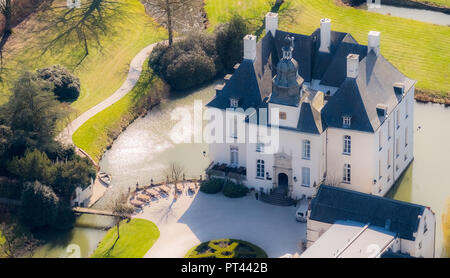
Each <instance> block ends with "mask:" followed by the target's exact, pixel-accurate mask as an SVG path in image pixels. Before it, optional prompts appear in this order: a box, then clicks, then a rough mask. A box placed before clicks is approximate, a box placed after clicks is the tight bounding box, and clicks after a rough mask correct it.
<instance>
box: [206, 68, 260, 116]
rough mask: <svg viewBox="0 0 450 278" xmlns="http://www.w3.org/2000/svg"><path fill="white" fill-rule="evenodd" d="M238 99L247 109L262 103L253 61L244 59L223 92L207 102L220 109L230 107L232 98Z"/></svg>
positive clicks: (240, 105)
mask: <svg viewBox="0 0 450 278" xmlns="http://www.w3.org/2000/svg"><path fill="white" fill-rule="evenodd" d="M232 98H234V99H238V100H239V107H240V108H242V109H244V110H246V109H247V108H249V107H258V106H259V105H260V104H261V92H260V90H259V85H258V80H257V78H256V73H255V68H254V66H253V61H251V60H244V61H242V63H241V64H240V66H239V68H238V69H236V71H235V73H234V74H233V76H232V77H231V79H230V80H229V81H227V82H226V85H225V87H224V88H223V90H222V91H221V92H218V93H217V95H216V97H215V98H214V99H213V100H212V101H211V102H209V103H208V104H207V106H209V107H215V108H220V109H226V108H230V99H232Z"/></svg>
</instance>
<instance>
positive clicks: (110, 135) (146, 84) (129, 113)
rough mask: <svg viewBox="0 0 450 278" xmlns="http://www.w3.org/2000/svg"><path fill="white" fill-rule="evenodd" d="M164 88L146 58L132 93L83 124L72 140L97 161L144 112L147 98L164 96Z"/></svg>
mask: <svg viewBox="0 0 450 278" xmlns="http://www.w3.org/2000/svg"><path fill="white" fill-rule="evenodd" d="M167 91H168V89H167V86H166V85H165V83H164V82H163V81H162V80H161V79H160V78H159V77H157V76H156V75H154V74H153V72H152V71H151V69H150V68H149V67H148V59H147V60H146V61H145V62H144V66H143V70H142V74H141V76H140V77H139V80H138V82H137V84H136V86H135V87H134V88H133V89H132V90H131V92H129V93H128V94H127V95H125V96H124V97H123V98H121V99H120V100H119V101H118V102H116V103H114V104H113V105H111V106H110V107H108V108H106V109H105V110H103V111H101V112H100V113H98V114H97V115H95V116H94V117H92V118H90V119H89V120H88V121H87V122H86V123H84V124H83V125H82V126H81V127H80V128H79V129H78V130H77V131H76V132H75V133H74V134H73V136H72V140H73V142H74V143H75V145H77V146H78V147H79V148H82V149H83V150H84V151H86V152H87V153H88V154H89V155H90V156H91V157H92V158H93V159H94V160H96V161H99V159H100V157H101V156H102V154H103V152H104V151H105V150H106V148H107V147H108V146H109V145H110V144H111V143H112V141H113V139H114V138H115V137H117V136H118V135H119V134H120V132H121V131H122V129H123V128H126V127H127V126H128V124H129V123H130V122H131V121H132V120H133V119H135V118H136V117H138V116H139V114H141V113H143V112H145V111H146V108H147V106H146V105H145V104H146V102H148V100H149V97H151V98H153V101H154V100H155V98H157V97H161V96H163V95H165V94H166V93H167Z"/></svg>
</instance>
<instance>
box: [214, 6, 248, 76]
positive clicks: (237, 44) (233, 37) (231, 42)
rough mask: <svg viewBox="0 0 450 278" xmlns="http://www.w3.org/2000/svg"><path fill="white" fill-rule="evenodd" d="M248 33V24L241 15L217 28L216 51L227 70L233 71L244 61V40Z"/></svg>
mask: <svg viewBox="0 0 450 278" xmlns="http://www.w3.org/2000/svg"><path fill="white" fill-rule="evenodd" d="M248 33H249V28H248V26H247V23H246V22H245V20H244V19H243V18H242V17H241V16H239V15H234V16H233V17H232V18H231V20H230V21H229V22H227V23H225V24H222V25H219V26H218V27H217V28H216V30H215V34H216V49H217V53H218V55H219V56H220V59H221V61H222V64H223V67H224V68H225V69H227V70H232V69H233V67H234V65H235V64H236V63H239V62H241V61H242V57H243V56H244V41H243V38H244V36H245V35H247V34H248Z"/></svg>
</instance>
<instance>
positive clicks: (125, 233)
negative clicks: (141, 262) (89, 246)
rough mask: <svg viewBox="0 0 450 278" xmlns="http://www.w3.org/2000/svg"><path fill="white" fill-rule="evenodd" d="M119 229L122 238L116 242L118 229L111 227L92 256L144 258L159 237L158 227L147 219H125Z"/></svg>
mask: <svg viewBox="0 0 450 278" xmlns="http://www.w3.org/2000/svg"><path fill="white" fill-rule="evenodd" d="M119 231H120V238H119V240H118V241H117V242H116V239H117V229H116V227H113V228H111V229H110V230H109V231H108V233H106V235H105V237H104V238H103V239H102V241H101V242H100V243H99V245H98V247H97V249H95V251H94V253H93V254H92V255H91V257H92V258H142V257H144V255H145V253H147V251H148V250H149V249H150V248H151V247H152V246H153V244H154V243H155V241H156V240H157V239H158V238H159V230H158V227H157V226H156V225H155V224H154V223H153V222H150V221H148V220H145V219H138V218H134V219H131V221H130V222H129V223H127V220H124V221H122V222H121V223H120V228H119ZM115 242H116V243H115ZM114 243H115V245H114Z"/></svg>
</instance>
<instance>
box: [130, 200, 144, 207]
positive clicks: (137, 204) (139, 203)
mask: <svg viewBox="0 0 450 278" xmlns="http://www.w3.org/2000/svg"><path fill="white" fill-rule="evenodd" d="M130 204H131V205H132V206H134V207H137V208H142V206H143V205H144V203H143V202H141V201H139V200H136V199H134V200H131V201H130Z"/></svg>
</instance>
